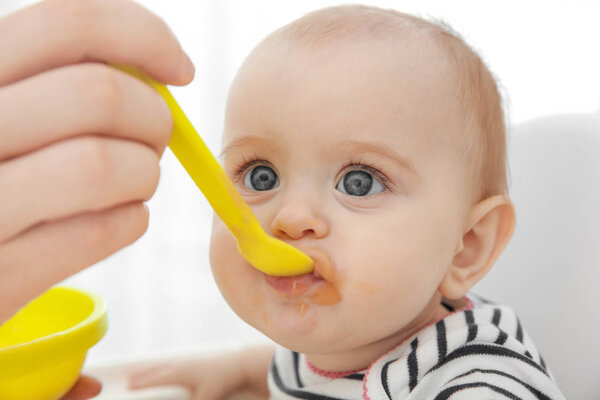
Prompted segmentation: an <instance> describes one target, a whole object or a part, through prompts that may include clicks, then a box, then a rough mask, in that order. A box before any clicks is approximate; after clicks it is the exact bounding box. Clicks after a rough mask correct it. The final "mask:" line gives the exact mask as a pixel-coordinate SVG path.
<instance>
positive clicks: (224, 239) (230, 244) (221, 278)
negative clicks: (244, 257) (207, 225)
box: [209, 219, 241, 292]
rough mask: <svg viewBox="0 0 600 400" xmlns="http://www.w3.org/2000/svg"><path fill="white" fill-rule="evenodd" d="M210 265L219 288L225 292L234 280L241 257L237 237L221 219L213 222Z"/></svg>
mask: <svg viewBox="0 0 600 400" xmlns="http://www.w3.org/2000/svg"><path fill="white" fill-rule="evenodd" d="M209 252H210V253H209V256H210V267H211V270H212V273H213V275H214V277H215V280H216V282H217V284H218V285H219V288H220V289H221V291H222V292H223V291H224V290H225V289H227V288H228V287H229V286H230V285H231V283H232V282H233V281H235V280H234V279H233V276H235V269H236V266H237V265H238V264H239V263H240V258H241V256H239V254H238V251H237V245H236V242H235V239H234V238H233V236H232V235H231V233H230V232H229V231H228V230H227V227H226V226H225V224H223V222H221V220H218V219H215V221H214V222H213V227H212V232H211V237H210V250H209Z"/></svg>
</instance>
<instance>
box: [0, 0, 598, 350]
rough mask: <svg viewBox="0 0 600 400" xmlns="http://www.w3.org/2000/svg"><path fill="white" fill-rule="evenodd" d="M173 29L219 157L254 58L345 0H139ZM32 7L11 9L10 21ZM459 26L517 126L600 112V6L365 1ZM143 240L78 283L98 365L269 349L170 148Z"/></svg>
mask: <svg viewBox="0 0 600 400" xmlns="http://www.w3.org/2000/svg"><path fill="white" fill-rule="evenodd" d="M140 2H141V3H142V4H144V5H146V6H147V7H149V8H150V9H152V10H153V11H155V12H156V13H158V14H159V15H160V16H161V17H162V18H164V19H165V20H166V21H167V23H168V24H169V25H170V26H171V28H172V29H173V31H174V32H175V33H176V35H177V36H178V37H179V38H180V40H181V42H182V43H183V46H184V48H185V49H186V50H187V51H188V53H189V54H190V55H191V57H192V59H193V61H194V63H195V65H196V70H197V73H196V78H195V80H194V82H193V83H192V84H190V85H189V86H188V87H185V88H181V89H174V93H175V96H176V97H177V98H178V100H179V102H180V104H181V105H182V107H183V108H184V110H185V111H186V113H187V114H188V116H189V117H190V119H191V120H192V122H193V123H194V124H195V126H196V127H197V129H198V131H199V132H200V133H201V135H202V136H203V138H204V139H205V141H206V142H207V144H208V145H209V147H210V148H211V149H212V150H213V151H215V152H216V151H218V149H219V135H220V132H221V129H222V115H223V108H224V102H225V98H226V92H227V88H228V85H229V83H230V82H231V80H232V78H233V76H234V74H235V71H236V69H237V68H238V66H239V65H240V63H241V62H242V60H243V58H244V57H245V55H246V54H247V53H248V51H249V50H250V49H251V48H252V47H253V46H254V45H255V44H256V43H257V42H258V41H259V40H260V39H261V38H262V37H264V36H265V35H266V34H267V33H269V32H270V31H272V30H273V29H275V28H277V27H279V26H280V25H283V24H285V23H287V22H289V21H291V20H292V19H294V18H296V17H298V16H300V15H302V14H303V13H305V12H307V11H310V10H312V9H315V8H320V7H323V6H327V5H334V4H341V3H342V2H339V1H317V0H310V1H302V2H288V1H275V0H271V1H267V0H253V1H243V0H239V1H232V0H221V1H219V0H211V1H200V0H194V1H191V0H170V1H164V0H143V1H140ZM25 3H31V1H10V0H8V1H7V0H0V12H8V11H9V10H14V9H16V8H18V7H21V6H23V5H24V4H25ZM364 3H366V4H373V5H378V6H383V7H395V8H397V9H399V10H401V11H407V12H412V13H416V14H418V15H421V16H433V17H436V18H442V19H444V20H445V21H447V22H449V23H450V24H451V25H452V26H453V27H454V28H455V29H456V30H457V31H459V32H461V33H462V34H463V35H464V37H465V38H466V39H467V41H468V42H469V43H471V44H472V45H473V46H474V47H475V48H476V49H478V50H480V52H481V53H482V55H483V57H484V59H485V60H486V61H487V62H488V64H489V65H490V67H491V69H492V70H493V71H494V72H495V74H496V75H497V76H498V77H499V78H500V81H501V83H502V86H503V87H504V92H505V94H508V100H509V101H508V104H507V107H508V113H509V116H510V119H511V120H512V121H513V122H521V121H524V120H527V119H531V118H534V117H538V116H542V115H547V114H553V113H562V112H594V111H597V110H598V109H600V51H598V40H599V38H600V24H599V23H598V19H599V18H598V17H599V16H600V6H598V5H595V2H594V1H585V2H584V1H579V2H577V1H571V2H569V3H567V2H564V1H563V2H558V1H554V2H553V1H503V2H490V1H485V2H484V1H477V0H472V1H466V0H462V1H452V2H449V1H445V0H439V1H434V0H405V1H402V2H392V1H364ZM161 171H162V175H161V181H160V184H159V187H158V190H157V193H156V195H155V196H154V198H153V199H152V200H151V201H150V202H149V207H150V211H151V219H150V227H149V229H148V232H147V233H146V235H145V236H144V237H142V238H141V239H140V240H139V241H138V242H136V243H135V244H134V245H132V246H130V247H129V248H127V249H125V250H122V251H121V252H119V253H117V254H115V255H114V256H112V257H110V258H108V259H107V260H105V261H103V262H100V263H99V264H98V265H96V266H94V267H92V268H90V269H88V270H86V271H84V272H82V273H80V274H78V275H77V276H75V277H73V278H71V279H69V280H68V283H69V284H72V285H76V286H80V287H84V288H88V289H90V290H93V291H95V292H97V293H99V294H101V295H102V296H103V297H104V298H105V299H106V300H107V301H108V303H109V312H110V323H111V326H110V329H109V332H108V334H107V336H106V337H105V338H104V339H103V341H102V342H101V343H100V344H98V345H97V346H96V347H95V348H94V349H93V350H92V351H91V352H90V360H91V361H100V360H106V359H111V358H114V357H119V356H123V355H139V354H147V353H149V352H153V351H158V352H164V351H167V350H173V349H181V348H185V347H189V346H197V345H206V344H208V343H213V342H215V343H216V342H220V343H223V342H236V341H257V340H264V339H263V338H262V336H261V335H260V334H258V333H257V332H255V331H254V330H253V329H252V328H250V327H247V326H245V324H243V323H242V322H240V321H239V320H238V319H237V317H236V316H235V315H234V314H233V313H232V312H231V311H230V310H229V309H228V307H227V305H226V304H225V302H224V301H223V300H222V298H221V297H220V295H219V293H218V291H217V289H216V287H215V285H214V282H213V280H212V277H211V275H210V271H209V266H208V251H207V249H208V237H209V232H210V218H211V210H210V209H209V206H208V203H207V202H206V201H205V200H204V198H203V197H202V196H201V194H200V192H199V191H198V190H197V189H196V188H195V186H194V185H193V183H192V182H191V180H190V179H189V178H188V177H187V176H186V174H185V173H184V171H183V169H182V168H181V167H180V166H179V165H178V164H177V163H176V162H175V161H174V157H172V155H171V154H170V153H169V152H168V151H167V152H166V153H165V157H164V159H163V160H162V162H161Z"/></svg>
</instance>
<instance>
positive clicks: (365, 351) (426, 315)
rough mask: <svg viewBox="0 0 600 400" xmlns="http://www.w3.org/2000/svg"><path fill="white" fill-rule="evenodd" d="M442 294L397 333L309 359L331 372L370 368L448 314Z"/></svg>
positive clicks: (319, 367)
mask: <svg viewBox="0 0 600 400" xmlns="http://www.w3.org/2000/svg"><path fill="white" fill-rule="evenodd" d="M441 300H442V297H441V295H440V294H439V293H437V292H436V294H435V295H434V296H433V298H432V300H431V301H430V302H429V304H428V305H427V307H426V308H425V310H423V312H422V313H421V314H419V316H418V317H417V318H415V319H414V320H413V321H412V322H411V323H410V324H408V325H407V326H405V327H404V328H402V329H401V330H400V331H398V332H395V333H394V334H393V335H390V336H388V337H385V338H383V339H380V340H378V341H376V342H373V343H369V344H368V345H366V346H362V347H360V348H357V349H352V350H348V351H344V352H340V353H326V354H306V358H307V360H308V362H309V363H310V364H312V365H313V366H314V367H316V368H318V369H320V370H323V371H327V372H338V373H339V372H350V371H359V370H363V369H366V368H368V367H369V366H370V365H371V364H372V363H373V362H374V361H375V360H377V359H378V358H379V357H381V356H382V355H384V354H385V353H387V352H388V351H389V350H391V349H393V348H394V347H396V346H398V345H399V344H400V343H401V342H403V341H404V340H406V339H407V338H409V337H411V336H412V335H414V334H415V333H417V332H418V331H420V330H421V329H423V328H424V327H426V326H427V325H429V324H432V323H434V322H436V321H438V320H440V319H442V318H444V317H445V316H447V315H448V314H450V311H448V310H447V309H446V308H445V307H444V306H442V304H441Z"/></svg>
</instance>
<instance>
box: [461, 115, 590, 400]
mask: <svg viewBox="0 0 600 400" xmlns="http://www.w3.org/2000/svg"><path fill="white" fill-rule="evenodd" d="M508 153H509V154H508V159H509V170H510V178H509V187H510V196H511V198H512V199H513V201H514V203H515V208H516V213H517V225H516V230H515V234H514V236H513V238H512V240H511V241H510V242H509V244H508V246H507V248H506V250H505V252H504V253H503V254H502V255H501V256H500V258H499V259H498V262H497V264H496V265H495V266H494V267H493V268H492V270H491V271H490V273H489V274H488V276H486V277H485V278H484V279H483V280H482V281H481V282H480V283H479V284H478V285H477V286H476V287H475V288H474V289H473V291H474V292H475V293H477V294H480V295H481V296H483V297H489V298H490V299H491V300H493V301H496V302H502V303H505V304H508V305H510V306H512V307H513V308H514V309H515V310H516V311H517V314H518V315H519V317H520V319H521V321H522V323H523V326H524V327H525V329H526V330H527V332H528V333H529V334H530V336H531V337H532V338H533V340H534V342H535V343H536V345H537V347H538V350H539V351H540V352H541V354H542V356H543V357H544V360H545V361H546V363H547V365H548V366H549V367H550V369H551V371H552V373H553V374H554V377H555V378H556V380H557V381H558V384H559V387H560V388H561V390H562V391H563V393H564V395H565V396H566V397H567V398H568V399H580V400H585V399H590V400H592V399H594V400H597V399H599V398H600V114H599V115H595V114H588V115H557V116H550V117H545V118H541V119H536V120H532V121H529V122H525V123H522V124H519V125H517V126H516V127H515V128H514V130H513V132H512V133H511V135H510V136H509V142H508Z"/></svg>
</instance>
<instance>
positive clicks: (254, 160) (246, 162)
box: [233, 155, 271, 180]
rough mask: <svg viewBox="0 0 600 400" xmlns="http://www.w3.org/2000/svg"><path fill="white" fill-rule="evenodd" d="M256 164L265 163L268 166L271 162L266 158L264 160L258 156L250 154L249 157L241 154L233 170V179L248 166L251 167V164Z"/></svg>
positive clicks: (239, 175) (238, 176) (240, 174)
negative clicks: (240, 159) (240, 158)
mask: <svg viewBox="0 0 600 400" xmlns="http://www.w3.org/2000/svg"><path fill="white" fill-rule="evenodd" d="M257 164H261V165H265V164H266V165H268V166H270V165H271V163H269V162H268V161H267V160H264V159H262V158H260V157H258V156H250V157H246V156H245V155H244V156H242V161H240V163H239V164H238V165H237V166H236V167H235V169H234V170H233V177H234V179H235V180H237V179H239V178H240V177H241V176H242V174H243V173H244V172H245V171H246V170H247V169H248V168H250V167H252V166H253V165H257Z"/></svg>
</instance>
